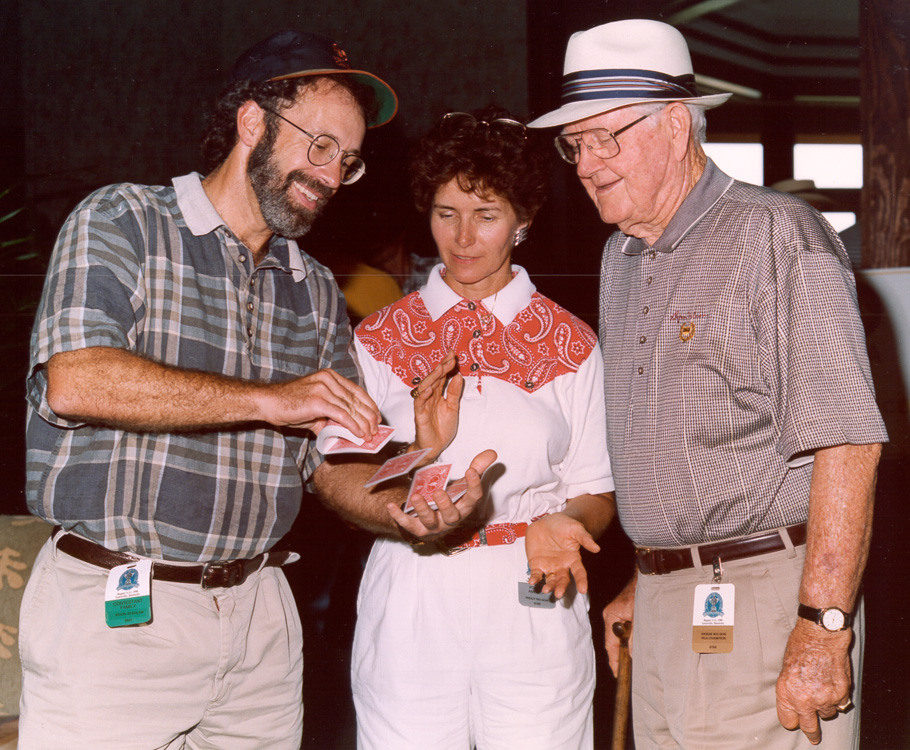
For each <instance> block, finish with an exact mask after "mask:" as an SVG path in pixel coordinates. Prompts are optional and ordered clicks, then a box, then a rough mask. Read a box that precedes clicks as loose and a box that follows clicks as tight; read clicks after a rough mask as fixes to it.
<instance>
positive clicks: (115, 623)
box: [104, 560, 152, 628]
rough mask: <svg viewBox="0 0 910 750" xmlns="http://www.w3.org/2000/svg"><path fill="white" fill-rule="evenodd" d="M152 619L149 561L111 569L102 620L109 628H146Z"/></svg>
mask: <svg viewBox="0 0 910 750" xmlns="http://www.w3.org/2000/svg"><path fill="white" fill-rule="evenodd" d="M151 619H152V561H151V560H137V561H136V562H133V563H128V564H127V565H118V566H117V567H116V568H112V569H111V572H110V573H109V574H108V577H107V586H106V587H105V591H104V621H105V622H106V623H107V626H108V627H109V628H122V627H124V626H125V625H145V624H146V623H147V622H151Z"/></svg>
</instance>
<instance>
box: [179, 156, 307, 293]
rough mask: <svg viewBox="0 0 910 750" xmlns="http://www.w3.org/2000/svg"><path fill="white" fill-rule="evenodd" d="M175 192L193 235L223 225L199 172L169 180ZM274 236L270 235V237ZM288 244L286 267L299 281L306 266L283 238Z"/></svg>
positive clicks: (224, 225)
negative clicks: (203, 185)
mask: <svg viewBox="0 0 910 750" xmlns="http://www.w3.org/2000/svg"><path fill="white" fill-rule="evenodd" d="M172 182H173V184H174V190H175V192H176V193H177V206H178V207H179V208H180V213H181V214H183V220H184V221H185V222H186V226H187V229H189V230H190V232H192V233H193V236H195V237H202V236H203V235H206V234H209V233H210V232H214V231H215V230H216V229H218V227H225V229H227V224H225V222H224V219H222V218H221V214H219V213H218V211H217V210H216V209H215V206H214V205H212V202H211V201H210V200H209V197H208V195H206V193H205V188H203V187H202V175H200V174H199V173H198V172H190V174H185V175H182V176H180V177H175V178H174V179H173V180H172ZM273 239H274V238H273ZM285 241H286V242H287V246H288V270H290V272H291V276H292V277H293V278H294V281H303V280H304V279H305V278H306V275H307V266H306V263H305V262H304V260H303V255H302V254H301V252H300V248H299V247H298V246H297V243H296V242H295V241H294V240H285Z"/></svg>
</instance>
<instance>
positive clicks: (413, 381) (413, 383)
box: [411, 378, 420, 385]
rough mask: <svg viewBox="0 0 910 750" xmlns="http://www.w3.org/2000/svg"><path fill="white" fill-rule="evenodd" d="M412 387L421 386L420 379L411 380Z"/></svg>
mask: <svg viewBox="0 0 910 750" xmlns="http://www.w3.org/2000/svg"><path fill="white" fill-rule="evenodd" d="M411 385H420V378H411Z"/></svg>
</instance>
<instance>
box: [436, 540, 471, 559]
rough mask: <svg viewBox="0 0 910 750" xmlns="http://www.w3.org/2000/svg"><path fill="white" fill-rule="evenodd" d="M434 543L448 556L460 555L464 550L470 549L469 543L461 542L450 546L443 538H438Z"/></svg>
mask: <svg viewBox="0 0 910 750" xmlns="http://www.w3.org/2000/svg"><path fill="white" fill-rule="evenodd" d="M434 544H435V545H436V549H437V550H439V551H440V552H442V554H444V555H445V556H446V557H454V556H455V555H460V554H461V553H462V552H467V551H468V549H470V548H469V547H468V545H467V544H459V545H456V546H455V547H450V546H449V545H448V544H446V543H445V542H444V541H443V540H442V539H439V540H437V541H436V542H434Z"/></svg>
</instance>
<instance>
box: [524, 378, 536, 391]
mask: <svg viewBox="0 0 910 750" xmlns="http://www.w3.org/2000/svg"><path fill="white" fill-rule="evenodd" d="M525 388H527V389H528V390H531V389H532V388H534V383H532V382H531V381H530V380H529V381H528V382H527V383H525Z"/></svg>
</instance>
